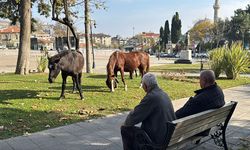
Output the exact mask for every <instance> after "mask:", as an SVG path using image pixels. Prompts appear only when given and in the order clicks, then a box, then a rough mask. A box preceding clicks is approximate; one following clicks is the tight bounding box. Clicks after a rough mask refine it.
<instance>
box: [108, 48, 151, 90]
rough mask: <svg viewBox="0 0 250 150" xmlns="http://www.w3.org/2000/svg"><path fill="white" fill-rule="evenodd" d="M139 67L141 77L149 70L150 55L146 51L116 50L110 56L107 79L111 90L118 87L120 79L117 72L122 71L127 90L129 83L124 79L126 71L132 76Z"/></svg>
mask: <svg viewBox="0 0 250 150" xmlns="http://www.w3.org/2000/svg"><path fill="white" fill-rule="evenodd" d="M137 68H138V69H139V71H140V74H141V77H143V75H144V74H145V73H146V72H148V70H149V56H148V54H147V53H146V52H141V51H133V52H129V53H126V52H120V51H115V52H114V53H112V54H111V56H110V57H109V62H108V64H107V80H106V85H107V86H108V88H109V89H110V90H111V92H113V91H114V89H115V88H116V87H117V83H118V80H117V79H116V76H117V72H118V71H120V72H121V78H122V82H123V84H124V88H125V91H127V85H126V83H125V80H124V72H129V73H130V78H132V74H133V72H134V71H135V70H136V69H137Z"/></svg>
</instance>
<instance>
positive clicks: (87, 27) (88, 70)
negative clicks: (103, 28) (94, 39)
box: [84, 0, 92, 73]
mask: <svg viewBox="0 0 250 150" xmlns="http://www.w3.org/2000/svg"><path fill="white" fill-rule="evenodd" d="M84 4H85V5H84V6H85V43H86V73H91V72H92V70H91V67H90V64H91V61H90V59H91V53H90V36H89V31H90V18H89V0H85V1H84Z"/></svg>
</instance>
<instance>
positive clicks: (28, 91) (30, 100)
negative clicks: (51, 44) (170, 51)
mask: <svg viewBox="0 0 250 150" xmlns="http://www.w3.org/2000/svg"><path fill="white" fill-rule="evenodd" d="M47 78H48V75H47V74H31V75H27V76H20V75H14V74H5V75H0V85H1V86H0V126H3V127H4V129H3V130H1V129H0V139H5V138H9V137H14V136H18V135H23V134H27V133H31V132H36V131H41V130H44V129H47V128H52V127H57V126H61V125H66V124H70V123H74V122H78V121H83V120H86V119H90V118H96V117H101V116H105V115H107V114H114V113H118V112H121V111H127V110H130V109H132V108H133V107H134V106H135V105H136V104H138V103H139V101H140V100H141V99H142V98H143V96H144V95H145V93H144V91H143V90H142V89H140V88H139V84H140V78H135V79H133V80H130V79H128V76H126V82H127V85H128V91H127V92H125V91H124V89H123V87H124V86H123V85H122V84H121V83H120V84H119V88H118V89H117V90H116V91H115V92H114V93H110V92H109V89H108V88H107V87H106V85H105V80H106V76H105V75H98V74H91V75H86V74H84V76H83V79H82V87H83V93H84V96H85V100H84V101H81V100H80V96H79V94H73V93H72V92H71V91H72V81H71V78H68V84H67V85H66V86H67V88H66V95H65V96H66V99H65V100H64V101H59V100H58V98H59V95H60V92H61V77H59V78H58V79H57V80H56V83H54V84H49V83H48V81H47ZM187 79H188V80H189V79H190V80H192V81H193V82H188V80H185V81H175V80H167V79H165V78H163V77H158V81H159V85H160V87H162V88H163V89H164V91H166V92H167V93H168V94H169V96H170V97H171V99H172V100H175V99H179V98H183V97H189V96H192V95H193V91H194V90H197V89H199V83H198V79H197V78H187ZM119 81H121V80H120V78H119ZM183 83H185V84H183ZM249 83H250V79H249V78H240V79H238V80H226V79H220V80H218V84H219V85H220V86H221V87H222V88H228V87H233V86H237V85H242V84H249Z"/></svg>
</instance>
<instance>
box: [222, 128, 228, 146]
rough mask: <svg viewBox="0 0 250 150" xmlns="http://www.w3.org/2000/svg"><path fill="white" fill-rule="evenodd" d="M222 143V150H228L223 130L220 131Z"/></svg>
mask: <svg viewBox="0 0 250 150" xmlns="http://www.w3.org/2000/svg"><path fill="white" fill-rule="evenodd" d="M222 142H223V145H224V149H225V150H228V148H227V141H226V130H225V129H224V130H223V131H222Z"/></svg>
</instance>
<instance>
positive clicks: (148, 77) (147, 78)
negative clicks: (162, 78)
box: [142, 73, 158, 88]
mask: <svg viewBox="0 0 250 150" xmlns="http://www.w3.org/2000/svg"><path fill="white" fill-rule="evenodd" d="M142 84H145V85H146V86H147V87H148V88H151V87H153V86H154V85H157V84H158V83H157V80H156V76H155V75H154V74H152V73H146V74H145V75H144V76H143V78H142Z"/></svg>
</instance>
